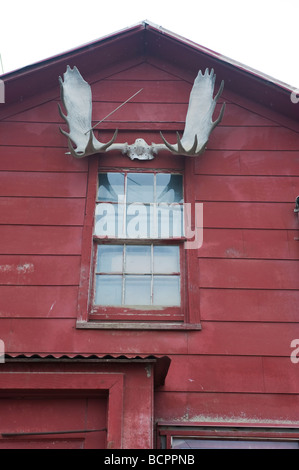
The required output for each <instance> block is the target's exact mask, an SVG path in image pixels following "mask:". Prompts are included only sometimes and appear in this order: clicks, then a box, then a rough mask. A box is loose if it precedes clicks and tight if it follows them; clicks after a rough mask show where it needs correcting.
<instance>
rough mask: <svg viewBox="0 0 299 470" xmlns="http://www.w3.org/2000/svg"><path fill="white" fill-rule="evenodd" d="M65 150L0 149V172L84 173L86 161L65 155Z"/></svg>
mask: <svg viewBox="0 0 299 470" xmlns="http://www.w3.org/2000/svg"><path fill="white" fill-rule="evenodd" d="M65 152H66V150H64V149H60V148H58V149H56V148H47V147H44V148H39V147H38V148H36V147H8V146H6V147H1V146H0V171H37V172H44V171H49V172H55V171H56V172H63V171H65V172H75V171H78V172H86V171H87V170H88V160H87V159H85V158H81V159H77V158H73V157H72V156H71V155H66V153H65Z"/></svg>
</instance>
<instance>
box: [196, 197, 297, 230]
mask: <svg viewBox="0 0 299 470" xmlns="http://www.w3.org/2000/svg"><path fill="white" fill-rule="evenodd" d="M294 208H295V200H294V202H293V203H271V202H268V203H257V202H221V201H219V202H204V203H203V223H204V227H206V228H212V227H213V228H244V229H267V230H268V229H271V230H275V229H277V230H280V229H289V230H298V217H297V214H294Z"/></svg>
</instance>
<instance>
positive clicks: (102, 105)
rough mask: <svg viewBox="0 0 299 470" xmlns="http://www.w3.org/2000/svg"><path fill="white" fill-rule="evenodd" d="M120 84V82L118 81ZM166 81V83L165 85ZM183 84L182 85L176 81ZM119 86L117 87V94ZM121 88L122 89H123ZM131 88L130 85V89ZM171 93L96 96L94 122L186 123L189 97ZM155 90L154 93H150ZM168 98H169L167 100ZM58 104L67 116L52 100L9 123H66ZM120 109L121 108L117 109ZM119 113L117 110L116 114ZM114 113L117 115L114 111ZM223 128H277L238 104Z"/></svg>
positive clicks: (227, 112)
mask: <svg viewBox="0 0 299 470" xmlns="http://www.w3.org/2000/svg"><path fill="white" fill-rule="evenodd" d="M117 83H118V82H117ZM164 83H165V84H166V82H163V84H164ZM177 83H178V84H180V83H181V82H177ZM117 88H118V86H116V87H114V90H115V91H116V95H118V94H119V93H117ZM121 88H122V87H121ZM130 89H131V86H130ZM140 90H142V91H141V92H140V93H139V94H138V95H137V96H136V97H135V98H133V99H132V100H131V101H129V102H128V103H126V105H124V106H121V105H122V104H123V103H124V102H125V101H126V100H127V99H128V98H130V96H132V95H133V94H134V93H136V92H138V91H140ZM167 90H168V93H167V95H166V99H165V100H164V99H161V97H162V95H159V87H158V89H157V90H156V95H157V96H158V97H159V98H157V99H153V100H152V101H149V99H146V96H144V93H145V95H147V89H146V88H144V85H143V83H142V82H139V83H138V84H136V85H135V88H134V91H133V90H132V93H131V95H129V94H127V95H126V96H124V99H123V100H116V97H115V95H113V91H112V92H111V94H112V97H113V99H111V100H108V99H107V97H106V96H104V97H103V98H102V100H101V99H100V97H99V101H97V100H96V99H95V97H93V104H92V119H93V121H94V122H97V121H100V120H102V119H104V118H105V117H106V116H108V115H109V114H110V113H113V114H111V116H109V121H110V122H116V123H118V122H130V121H133V122H135V121H139V122H151V121H153V122H177V123H182V122H183V123H185V121H186V114H187V109H188V102H189V96H188V95H187V96H186V93H184V95H183V96H184V99H182V97H181V95H180V88H179V89H178V90H176V89H175V88H173V91H172V95H173V101H171V100H170V99H169V93H170V91H171V85H169V86H168V87H167ZM151 91H152V90H151ZM167 96H168V99H167ZM58 104H60V105H61V106H62V109H63V112H64V113H65V114H67V110H66V109H64V108H63V105H62V103H61V101H57V102H56V101H49V102H47V103H44V104H43V105H40V106H37V107H35V108H32V109H30V110H28V111H24V112H22V113H19V114H15V115H14V116H11V117H9V118H7V120H6V121H8V122H32V123H34V122H36V123H38V122H43V123H60V124H64V121H63V120H62V118H61V117H60V115H59V113H58ZM222 104H223V102H222V101H221V100H219V103H218V104H217V105H216V108H215V111H214V115H213V116H214V119H216V118H217V116H218V115H219V113H220V110H221V107H222ZM118 108H119V109H118ZM115 110H116V111H115ZM114 111H115V112H114ZM219 125H220V126H236V127H239V126H243V127H244V126H261V127H269V126H270V127H277V124H276V123H274V122H273V121H270V120H269V119H266V118H263V117H261V116H259V115H257V114H254V113H252V112H249V111H247V110H245V109H244V108H241V107H239V106H237V105H235V104H230V103H227V104H226V108H225V114H224V117H223V120H222V121H221V123H220V124H219Z"/></svg>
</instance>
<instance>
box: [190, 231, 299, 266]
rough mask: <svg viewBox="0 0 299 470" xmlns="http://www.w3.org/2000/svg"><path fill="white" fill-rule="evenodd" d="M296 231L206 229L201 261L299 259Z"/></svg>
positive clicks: (201, 249)
mask: <svg viewBox="0 0 299 470" xmlns="http://www.w3.org/2000/svg"><path fill="white" fill-rule="evenodd" d="M297 238H298V232H297V231H295V230H294V231H291V230H290V231H288V230H271V231H269V230H241V229H234V230H232V229H208V228H206V229H204V232H203V245H202V247H201V248H200V249H199V256H200V257H201V258H261V259H299V250H298V241H297V240H296V239H297Z"/></svg>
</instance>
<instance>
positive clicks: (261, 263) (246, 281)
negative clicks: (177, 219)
mask: <svg viewBox="0 0 299 470" xmlns="http://www.w3.org/2000/svg"><path fill="white" fill-rule="evenodd" d="M298 274H299V266H298V262H297V261H281V260H255V259H254V260H253V259H246V260H244V259H207V258H201V259H200V279H199V282H200V286H201V287H218V288H239V289H246V288H247V289H299V276H298Z"/></svg>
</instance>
